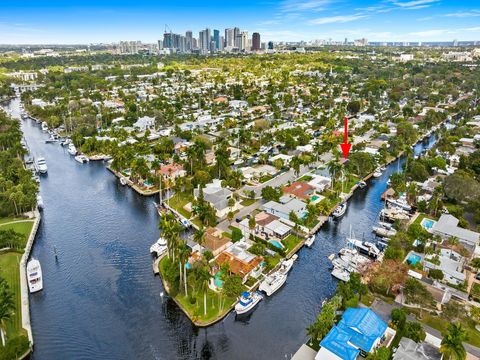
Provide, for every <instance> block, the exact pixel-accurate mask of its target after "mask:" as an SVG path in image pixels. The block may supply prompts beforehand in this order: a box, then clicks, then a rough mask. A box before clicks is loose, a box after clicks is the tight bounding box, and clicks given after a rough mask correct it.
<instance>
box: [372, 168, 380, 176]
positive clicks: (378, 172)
mask: <svg viewBox="0 0 480 360" xmlns="http://www.w3.org/2000/svg"><path fill="white" fill-rule="evenodd" d="M380 176H382V172H381V171H380V169H377V170H375V171H374V172H373V177H374V178H379V177H380Z"/></svg>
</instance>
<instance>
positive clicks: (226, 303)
mask: <svg viewBox="0 0 480 360" xmlns="http://www.w3.org/2000/svg"><path fill="white" fill-rule="evenodd" d="M189 295H191V294H189ZM176 299H177V301H178V302H180V304H182V306H183V308H184V310H186V311H187V312H188V314H189V315H190V317H191V318H192V320H193V321H196V322H209V321H213V320H215V319H216V318H218V317H220V316H223V315H224V314H225V313H226V312H228V311H230V307H231V306H232V304H233V303H234V302H235V301H236V299H235V298H233V299H232V298H229V297H222V298H221V297H220V295H219V294H218V293H216V292H214V291H212V290H210V289H208V291H207V314H206V315H205V312H204V303H203V291H199V292H196V293H195V299H196V301H195V303H194V304H191V303H190V299H188V298H187V297H185V295H184V294H178V295H177V296H176ZM220 301H221V302H222V310H220Z"/></svg>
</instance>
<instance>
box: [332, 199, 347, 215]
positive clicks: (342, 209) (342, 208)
mask: <svg viewBox="0 0 480 360" xmlns="http://www.w3.org/2000/svg"><path fill="white" fill-rule="evenodd" d="M346 211H347V203H341V204H340V205H338V207H337V208H336V209H335V211H334V212H333V214H332V215H333V217H334V218H337V219H338V218H340V217H342V216H343V215H345V212H346Z"/></svg>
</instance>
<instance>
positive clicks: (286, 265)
mask: <svg viewBox="0 0 480 360" xmlns="http://www.w3.org/2000/svg"><path fill="white" fill-rule="evenodd" d="M297 259H298V255H297V254H294V255H293V256H292V257H291V258H290V259H288V260H285V259H284V260H282V263H281V264H280V269H279V270H278V272H280V273H282V274H285V275H287V274H288V272H289V271H290V270H291V269H292V266H293V263H294V262H295V260H297Z"/></svg>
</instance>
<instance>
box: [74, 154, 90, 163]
mask: <svg viewBox="0 0 480 360" xmlns="http://www.w3.org/2000/svg"><path fill="white" fill-rule="evenodd" d="M75 160H76V161H78V162H79V163H80V164H85V163H87V162H89V161H90V160H89V159H88V157H86V156H85V155H77V156H75Z"/></svg>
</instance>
